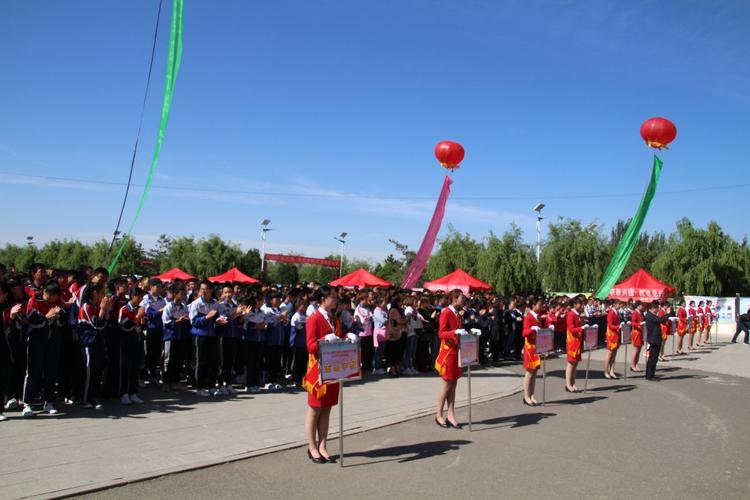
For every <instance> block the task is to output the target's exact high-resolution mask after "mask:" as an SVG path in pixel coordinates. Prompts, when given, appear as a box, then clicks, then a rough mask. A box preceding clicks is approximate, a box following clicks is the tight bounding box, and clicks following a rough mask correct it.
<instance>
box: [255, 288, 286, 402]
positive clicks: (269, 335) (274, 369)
mask: <svg viewBox="0 0 750 500" xmlns="http://www.w3.org/2000/svg"><path fill="white" fill-rule="evenodd" d="M280 304H281V296H280V295H279V294H278V293H274V294H272V295H269V296H268V298H267V301H266V303H265V304H264V305H263V307H261V311H262V312H263V313H264V314H265V315H266V317H265V323H266V325H267V329H266V332H265V336H264V339H263V341H264V342H263V367H264V369H265V380H266V385H265V389H266V390H267V391H270V390H279V389H281V388H282V387H281V384H279V381H280V378H279V373H280V372H281V350H282V347H283V343H284V329H283V327H284V325H285V324H286V323H287V319H286V315H285V313H283V312H282V311H281V309H280V308H279V305H280Z"/></svg>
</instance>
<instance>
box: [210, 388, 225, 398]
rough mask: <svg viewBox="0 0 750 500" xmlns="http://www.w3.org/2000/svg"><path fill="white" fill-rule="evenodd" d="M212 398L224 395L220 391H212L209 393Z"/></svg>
mask: <svg viewBox="0 0 750 500" xmlns="http://www.w3.org/2000/svg"><path fill="white" fill-rule="evenodd" d="M211 394H213V395H214V396H222V395H224V393H223V392H221V389H214V390H213V392H211Z"/></svg>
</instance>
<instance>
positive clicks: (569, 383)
mask: <svg viewBox="0 0 750 500" xmlns="http://www.w3.org/2000/svg"><path fill="white" fill-rule="evenodd" d="M581 313H583V300H582V299H581V298H574V299H571V301H570V310H569V311H568V314H567V317H566V320H565V323H566V326H567V335H566V339H565V340H566V341H565V348H566V351H567V355H568V363H567V365H566V366H565V391H566V392H578V387H576V369H577V368H578V363H579V362H580V361H581V350H582V347H583V325H582V321H581ZM586 326H588V325H586Z"/></svg>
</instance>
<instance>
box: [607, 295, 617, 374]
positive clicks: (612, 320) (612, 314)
mask: <svg viewBox="0 0 750 500" xmlns="http://www.w3.org/2000/svg"><path fill="white" fill-rule="evenodd" d="M619 306H620V301H619V300H615V301H614V302H612V304H610V308H609V311H607V354H606V355H605V356H604V378H610V379H616V378H617V374H616V373H615V359H617V349H618V348H619V347H620V315H619V314H618V313H617V310H618V308H619Z"/></svg>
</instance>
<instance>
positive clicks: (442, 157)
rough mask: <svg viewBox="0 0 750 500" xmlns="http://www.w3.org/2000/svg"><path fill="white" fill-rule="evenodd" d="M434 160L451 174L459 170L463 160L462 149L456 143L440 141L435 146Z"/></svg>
mask: <svg viewBox="0 0 750 500" xmlns="http://www.w3.org/2000/svg"><path fill="white" fill-rule="evenodd" d="M435 158H437V160H438V161H439V162H440V164H441V165H442V166H443V168H447V169H448V170H450V171H451V172H453V171H454V170H456V169H457V168H459V165H460V164H461V162H462V161H463V159H464V148H463V146H461V145H460V144H459V143H457V142H453V141H440V142H438V143H437V146H435Z"/></svg>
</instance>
